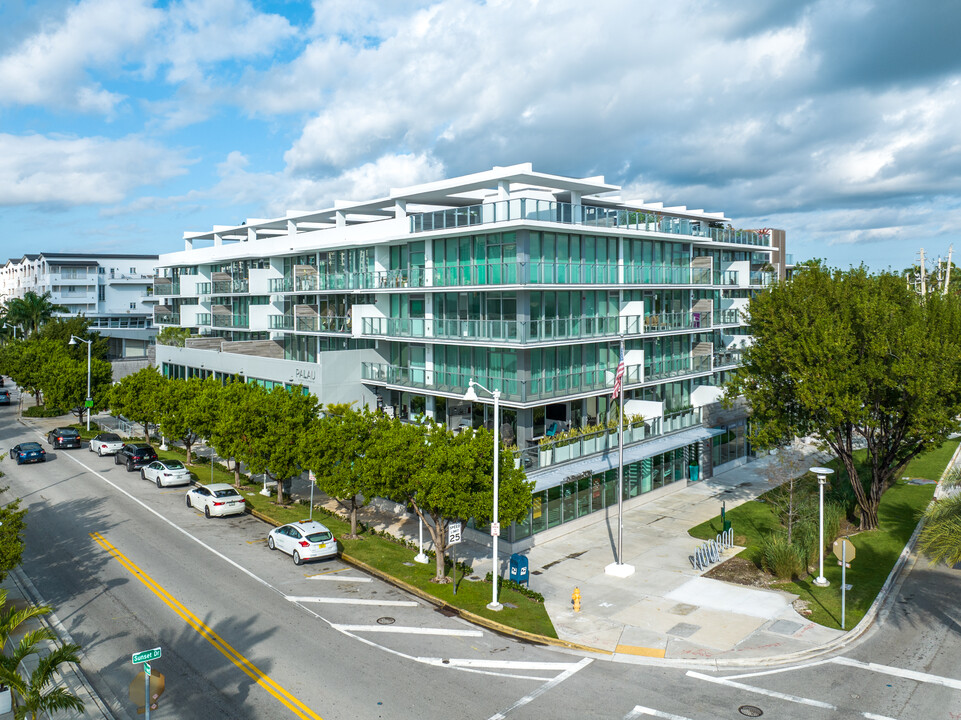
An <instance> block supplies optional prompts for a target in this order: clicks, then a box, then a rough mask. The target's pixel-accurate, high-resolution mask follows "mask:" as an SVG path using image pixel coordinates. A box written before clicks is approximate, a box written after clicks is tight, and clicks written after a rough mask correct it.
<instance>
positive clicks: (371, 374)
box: [360, 362, 522, 401]
mask: <svg viewBox="0 0 961 720" xmlns="http://www.w3.org/2000/svg"><path fill="white" fill-rule="evenodd" d="M428 372H430V373H431V374H432V375H433V376H434V382H432V383H428V382H427V374H428ZM360 376H361V379H363V380H369V381H371V382H376V383H383V384H386V385H397V386H401V387H409V388H418V389H423V390H433V391H436V392H446V393H453V394H456V395H457V396H458V397H460V396H462V395H463V394H464V393H465V392H466V388H467V386H468V383H470V381H471V379H474V380H475V381H477V382H479V383H481V384H482V385H484V386H485V387H487V388H489V389H490V390H500V391H501V397H502V399H504V400H514V401H520V400H522V397H521V383H520V382H518V381H517V380H515V379H513V378H502V377H498V378H494V377H490V376H486V375H479V374H477V373H474V372H469V373H454V372H438V371H433V370H431V371H428V370H426V369H424V368H411V367H401V366H398V365H389V364H387V363H372V362H362V363H361V365H360Z"/></svg>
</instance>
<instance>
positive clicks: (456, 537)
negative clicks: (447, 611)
mask: <svg viewBox="0 0 961 720" xmlns="http://www.w3.org/2000/svg"><path fill="white" fill-rule="evenodd" d="M461 528H462V526H461V523H459V522H453V521H451V522H449V523H447V544H448V545H450V559H451V562H452V563H453V564H454V567H453V569H452V571H451V575H453V580H454V595H456V594H457V553H456V552H455V551H454V548H455V547H456V546H457V545H458V544H460V541H461Z"/></svg>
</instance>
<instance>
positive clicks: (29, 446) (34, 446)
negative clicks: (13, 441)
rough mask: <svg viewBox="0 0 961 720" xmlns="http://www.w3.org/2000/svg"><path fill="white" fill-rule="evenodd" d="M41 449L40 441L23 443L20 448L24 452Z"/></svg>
mask: <svg viewBox="0 0 961 720" xmlns="http://www.w3.org/2000/svg"><path fill="white" fill-rule="evenodd" d="M39 449H40V443H23V444H22V445H21V446H20V450H21V451H22V452H31V451H33V450H39Z"/></svg>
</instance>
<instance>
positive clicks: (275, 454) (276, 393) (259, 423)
mask: <svg viewBox="0 0 961 720" xmlns="http://www.w3.org/2000/svg"><path fill="white" fill-rule="evenodd" d="M258 388H259V386H258ZM259 389H260V393H252V394H250V395H248V396H247V397H246V401H247V404H246V406H245V410H246V413H247V415H248V416H249V420H248V424H247V427H246V428H245V432H244V434H243V435H242V436H241V448H240V452H239V453H238V458H239V459H240V460H242V461H243V463H244V464H245V465H246V466H247V469H248V470H250V472H252V473H255V474H260V473H263V474H265V475H266V476H267V478H268V479H270V480H276V481H277V502H278V503H281V504H282V503H283V501H284V481H286V480H288V479H289V478H292V477H294V476H296V475H299V474H300V473H301V472H303V468H304V463H303V458H302V457H301V445H300V442H299V441H298V438H299V437H300V436H301V435H304V434H305V433H306V432H307V431H308V429H309V428H310V424H311V422H312V421H313V420H315V419H316V417H317V410H318V405H317V398H315V397H314V396H313V395H301V394H300V393H299V392H290V391H288V390H286V389H284V388H282V387H277V388H274V389H273V390H271V391H270V392H267V391H266V390H263V389H261V388H259Z"/></svg>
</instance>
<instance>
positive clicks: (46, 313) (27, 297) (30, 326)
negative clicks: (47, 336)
mask: <svg viewBox="0 0 961 720" xmlns="http://www.w3.org/2000/svg"><path fill="white" fill-rule="evenodd" d="M62 312H67V308H66V307H64V306H63V305H56V304H54V303H53V302H51V301H50V292H49V291H47V292H45V293H44V294H43V295H37V293H35V292H34V291H33V290H27V292H25V293H24V295H23V297H22V298H11V299H10V300H8V301H7V321H8V322H9V323H10V324H11V325H20V326H21V327H22V328H23V334H24V335H30V334H31V333H34V332H36V331H37V330H39V329H40V328H41V326H43V324H44V323H46V322H47V321H48V320H50V318H52V317H53V315H54V313H62Z"/></svg>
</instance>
